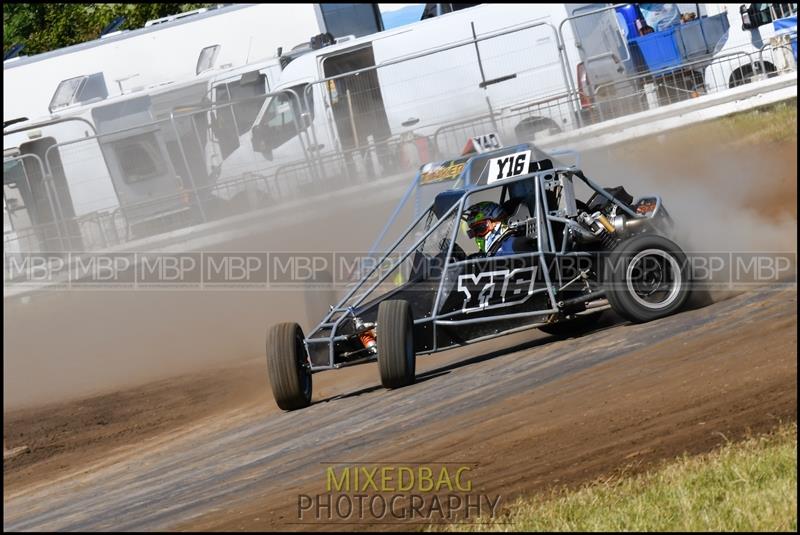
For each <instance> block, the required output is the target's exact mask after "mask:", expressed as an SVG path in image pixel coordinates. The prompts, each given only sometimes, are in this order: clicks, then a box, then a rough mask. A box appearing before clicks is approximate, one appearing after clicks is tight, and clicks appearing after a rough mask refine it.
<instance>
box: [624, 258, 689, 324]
mask: <svg viewBox="0 0 800 535" xmlns="http://www.w3.org/2000/svg"><path fill="white" fill-rule="evenodd" d="M625 284H626V286H627V289H628V293H629V294H630V295H631V297H632V298H633V299H634V301H636V302H637V303H638V304H639V305H641V306H643V307H645V308H649V309H652V310H660V309H663V308H666V307H668V306H670V305H671V304H672V303H673V302H675V300H676V299H677V298H678V295H679V294H680V291H681V287H682V285H683V279H682V275H681V269H680V265H678V261H677V260H676V259H675V257H674V256H672V255H671V254H669V253H668V252H666V251H662V250H660V249H645V250H644V251H641V252H639V253H638V254H636V256H634V257H633V259H631V261H630V263H629V264H628V268H627V270H626V273H625Z"/></svg>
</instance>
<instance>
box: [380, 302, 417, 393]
mask: <svg viewBox="0 0 800 535" xmlns="http://www.w3.org/2000/svg"><path fill="white" fill-rule="evenodd" d="M377 323H378V325H377V328H378V332H377V334H378V369H379V371H380V374H381V384H382V385H383V386H384V387H385V388H401V387H404V386H408V385H410V384H413V383H414V377H415V368H416V360H417V358H416V354H415V353H414V320H413V318H412V317H411V307H410V306H409V305H408V301H384V302H382V303H381V304H380V305H379V306H378V319H377Z"/></svg>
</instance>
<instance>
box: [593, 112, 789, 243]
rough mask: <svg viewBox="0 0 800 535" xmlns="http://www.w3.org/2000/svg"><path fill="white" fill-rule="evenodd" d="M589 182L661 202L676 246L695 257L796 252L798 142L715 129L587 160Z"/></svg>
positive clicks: (651, 140) (680, 133)
mask: <svg viewBox="0 0 800 535" xmlns="http://www.w3.org/2000/svg"><path fill="white" fill-rule="evenodd" d="M582 162H583V165H584V167H585V168H586V169H587V173H590V174H589V176H590V177H593V178H594V179H595V180H596V181H598V182H600V183H601V184H603V185H605V186H616V185H620V184H621V185H624V186H625V187H626V189H627V190H628V191H629V192H630V193H631V194H632V195H633V196H634V197H637V196H642V195H646V194H651V193H652V194H657V195H661V196H662V197H663V199H664V203H665V206H666V207H667V208H668V210H669V212H670V215H672V217H673V219H674V220H675V224H676V228H675V232H676V235H675V237H676V240H678V242H679V244H680V245H681V246H682V247H683V248H684V249H686V250H687V251H695V252H727V251H733V252H796V250H797V140H796V138H795V139H793V140H787V141H782V142H772V141H759V139H758V138H757V137H753V136H750V137H748V138H745V139H743V138H741V137H740V136H737V134H736V132H735V131H731V130H730V129H729V128H725V127H724V126H722V125H720V124H718V123H710V124H704V125H700V126H698V127H693V128H688V129H680V130H674V131H671V132H667V133H665V134H661V135H656V136H650V137H647V138H644V139H641V140H637V141H634V142H631V143H626V144H625V145H624V146H616V147H610V148H607V149H604V150H598V151H593V152H590V153H587V154H585V155H584V156H583V161H582Z"/></svg>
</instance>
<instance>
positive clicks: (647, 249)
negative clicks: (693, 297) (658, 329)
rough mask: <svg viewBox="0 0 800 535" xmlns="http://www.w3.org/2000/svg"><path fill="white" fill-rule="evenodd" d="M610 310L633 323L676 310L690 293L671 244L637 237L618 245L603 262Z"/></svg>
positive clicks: (680, 257)
mask: <svg viewBox="0 0 800 535" xmlns="http://www.w3.org/2000/svg"><path fill="white" fill-rule="evenodd" d="M604 262H605V266H604V270H603V271H604V273H605V276H604V277H603V279H604V281H603V282H604V286H605V288H606V296H607V297H608V302H609V304H610V305H611V308H612V309H613V310H614V312H616V313H617V314H619V315H620V316H622V317H624V318H625V319H628V320H630V321H632V322H634V323H644V322H647V321H652V320H655V319H658V318H663V317H665V316H668V315H670V314H673V313H675V312H677V311H678V310H680V309H681V308H682V307H683V306H684V304H685V303H686V300H687V299H688V297H689V294H690V290H691V281H690V270H689V265H688V261H687V260H686V255H685V254H684V252H683V251H682V250H681V248H680V247H679V246H678V245H677V244H676V243H675V242H673V241H672V240H669V239H667V238H665V237H663V236H659V235H657V234H639V235H636V236H633V237H631V238H628V239H626V240H623V241H622V242H620V243H619V244H618V245H617V246H616V247H615V248H614V249H613V250H612V251H611V253H610V254H609V255H608V257H607V258H605V259H604Z"/></svg>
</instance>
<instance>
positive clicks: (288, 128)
mask: <svg viewBox="0 0 800 535" xmlns="http://www.w3.org/2000/svg"><path fill="white" fill-rule="evenodd" d="M307 85H308V84H301V85H297V86H294V87H292V88H291V89H292V90H293V91H294V92H295V93H296V94H297V95H298V96H299V98H300V102H299V103H298V102H297V99H296V98H295V97H294V95H292V94H291V93H289V92H284V93H279V94H277V95H275V96H274V97H272V100H271V101H270V103H269V104H268V105H267V109H266V111H265V112H264V117H262V119H261V125H262V126H263V127H264V128H265V130H266V132H265V135H266V142H267V144H268V145H269V146H270V147H272V148H275V147H279V146H281V145H283V144H284V143H286V142H287V141H289V140H290V139H292V138H293V137H295V136H296V135H297V134H298V128H299V129H300V130H303V129H305V123H304V122H303V119H302V117H301V110H303V111H305V104H306V103H305V99H304V90H305V88H306V87H307ZM309 100H310V106H311V107H310V108H309V110H308V113H309V115H310V116H311V120H312V121H313V119H314V102H313V98H309ZM298 106H299V107H298Z"/></svg>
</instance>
